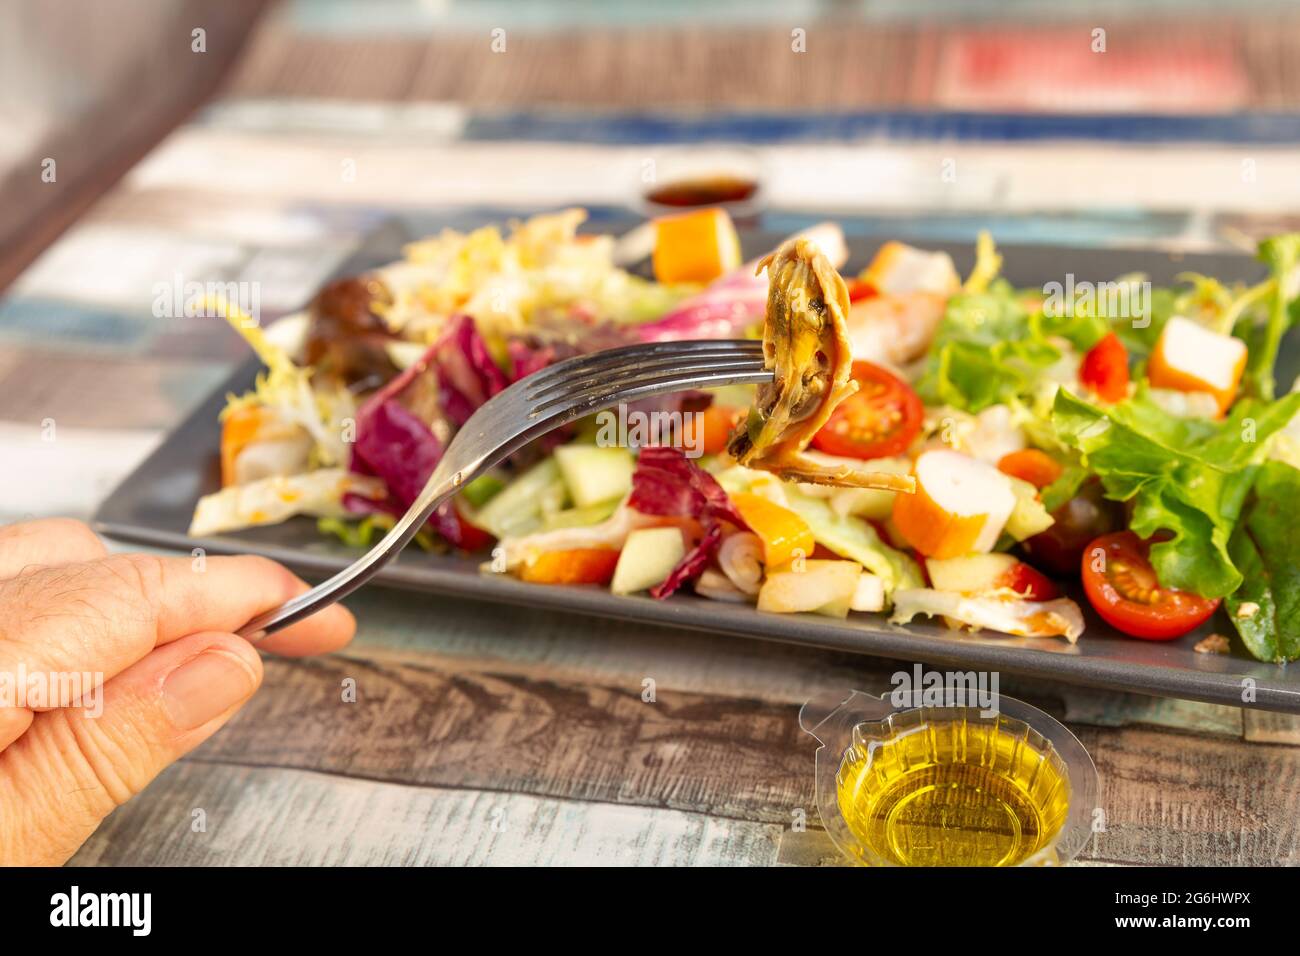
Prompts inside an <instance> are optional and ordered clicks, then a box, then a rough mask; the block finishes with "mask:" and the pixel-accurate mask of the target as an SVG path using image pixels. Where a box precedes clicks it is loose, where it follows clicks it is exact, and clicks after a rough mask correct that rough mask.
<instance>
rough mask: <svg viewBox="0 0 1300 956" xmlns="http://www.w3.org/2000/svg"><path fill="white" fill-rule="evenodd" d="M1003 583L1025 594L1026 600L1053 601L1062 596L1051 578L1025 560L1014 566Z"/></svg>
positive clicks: (1018, 592)
mask: <svg viewBox="0 0 1300 956" xmlns="http://www.w3.org/2000/svg"><path fill="white" fill-rule="evenodd" d="M1003 583H1004V584H1005V586H1006V587H1009V588H1011V590H1013V591H1015V592H1016V593H1017V594H1023V595H1024V596H1025V600H1026V601H1051V600H1054V599H1055V598H1058V597H1060V596H1061V592H1060V590H1059V589H1058V588H1057V586H1056V585H1055V584H1053V583H1052V580H1051V578H1049V577H1047V575H1045V574H1043V573H1042V572H1041V571H1039V570H1038V569H1037V568H1034V567H1031V566H1030V565H1028V564H1025V562H1023V561H1017V562H1016V563H1015V564H1014V565H1013V566H1012V568H1011V570H1010V571H1008V572H1007V574H1006V580H1005V581H1004V582H1003Z"/></svg>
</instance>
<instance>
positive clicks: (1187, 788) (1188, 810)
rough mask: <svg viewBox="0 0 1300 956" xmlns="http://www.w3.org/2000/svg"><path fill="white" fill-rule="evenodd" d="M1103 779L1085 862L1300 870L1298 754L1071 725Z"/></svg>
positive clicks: (1183, 736) (1291, 750) (1287, 749)
mask: <svg viewBox="0 0 1300 956" xmlns="http://www.w3.org/2000/svg"><path fill="white" fill-rule="evenodd" d="M1076 731H1077V732H1078V734H1079V738H1080V740H1081V741H1082V742H1083V744H1084V746H1085V747H1087V748H1088V751H1089V752H1090V753H1091V754H1092V758H1093V761H1094V762H1095V763H1096V765H1097V771H1098V773H1099V775H1100V777H1101V808H1102V810H1103V811H1104V812H1105V814H1106V830H1105V832H1104V833H1099V834H1097V836H1095V837H1094V838H1093V841H1092V842H1091V843H1090V844H1089V845H1088V847H1087V848H1086V849H1085V851H1084V853H1083V856H1084V857H1085V858H1089V859H1099V860H1111V861H1126V862H1139V863H1151V864H1160V865H1173V866H1193V865H1216V866H1224V865H1237V866H1246V865H1261V864H1264V865H1275V864H1284V865H1294V864H1296V863H1300V825H1298V818H1300V813H1297V811H1298V810H1300V751H1297V750H1296V749H1294V748H1291V747H1279V746H1270V745H1259V744H1252V745H1245V744H1241V743H1238V744H1236V745H1231V744H1228V743H1226V742H1224V741H1223V740H1219V739H1215V738H1212V737H1204V736H1199V735H1193V734H1179V733H1170V732H1165V731H1150V730H1144V729H1140V728H1106V729H1100V728H1091V727H1083V728H1076Z"/></svg>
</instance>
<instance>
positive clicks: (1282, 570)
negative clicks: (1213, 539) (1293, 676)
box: [1224, 461, 1300, 663]
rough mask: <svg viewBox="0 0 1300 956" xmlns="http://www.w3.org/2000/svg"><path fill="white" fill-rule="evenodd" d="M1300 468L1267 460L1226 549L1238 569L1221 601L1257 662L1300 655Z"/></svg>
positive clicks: (1275, 660)
mask: <svg viewBox="0 0 1300 956" xmlns="http://www.w3.org/2000/svg"><path fill="white" fill-rule="evenodd" d="M1297 501H1300V471H1297V470H1296V469H1295V468H1292V467H1291V466H1290V465H1287V464H1283V463H1282V462H1279V461H1268V462H1265V463H1264V464H1263V465H1262V466H1261V467H1260V469H1259V474H1258V476H1257V477H1256V479H1255V485H1254V489H1253V494H1252V496H1251V502H1250V505H1249V506H1248V508H1247V511H1246V514H1245V517H1244V518H1243V520H1242V521H1241V523H1240V524H1238V525H1237V529H1236V531H1235V532H1234V533H1233V535H1232V539H1231V540H1230V541H1229V543H1228V551H1229V554H1230V555H1231V556H1232V560H1233V562H1234V563H1235V564H1236V565H1237V568H1238V570H1240V571H1241V574H1242V578H1243V580H1242V583H1241V586H1240V587H1239V588H1238V589H1237V590H1236V591H1235V592H1233V593H1232V594H1230V595H1229V596H1228V598H1227V600H1226V601H1225V602H1224V603H1225V604H1226V606H1227V609H1228V617H1229V618H1230V619H1231V620H1232V623H1233V626H1234V627H1236V628H1237V633H1238V634H1240V635H1241V640H1242V643H1244V644H1245V645H1246V649H1247V650H1248V651H1250V653H1251V654H1252V655H1253V656H1254V657H1255V658H1257V659H1258V660H1261V661H1271V662H1278V663H1280V662H1282V661H1293V660H1296V659H1297V658H1300V539H1298V538H1297V537H1296V535H1295V532H1294V530H1293V528H1292V518H1293V516H1294V514H1295V503H1296V502H1297Z"/></svg>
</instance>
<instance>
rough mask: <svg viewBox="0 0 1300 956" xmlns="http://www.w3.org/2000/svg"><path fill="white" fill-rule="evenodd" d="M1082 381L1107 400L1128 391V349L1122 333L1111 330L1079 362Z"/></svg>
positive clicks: (1117, 398) (1116, 397) (1112, 399)
mask: <svg viewBox="0 0 1300 956" xmlns="http://www.w3.org/2000/svg"><path fill="white" fill-rule="evenodd" d="M1079 381H1081V382H1082V383H1083V384H1084V385H1087V386H1088V387H1089V388H1090V389H1092V390H1093V391H1094V392H1096V393H1097V394H1098V395H1099V396H1101V398H1102V399H1103V400H1104V401H1107V402H1118V401H1120V400H1121V399H1123V398H1124V397H1125V396H1126V395H1128V349H1126V348H1124V343H1123V342H1121V341H1120V340H1119V336H1118V335H1116V334H1115V333H1114V332H1107V333H1106V334H1105V335H1104V336H1103V337H1102V339H1101V341H1099V342H1098V343H1097V344H1096V345H1094V346H1093V347H1092V348H1090V349H1089V350H1088V354H1087V355H1085V356H1084V357H1083V364H1081V365H1080V366H1079Z"/></svg>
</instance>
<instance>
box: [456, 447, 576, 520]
mask: <svg viewBox="0 0 1300 956" xmlns="http://www.w3.org/2000/svg"><path fill="white" fill-rule="evenodd" d="M564 491H565V486H564V479H563V478H562V477H560V466H559V465H558V464H556V462H555V459H553V458H546V459H544V460H542V461H540V462H538V463H537V464H536V465H534V466H533V467H532V468H529V469H528V470H527V471H526V472H524V473H523V474H522V475H520V476H519V477H518V478H516V479H515V480H514V481H512V482H511V483H510V484H508V485H506V487H505V488H503V489H502V490H501V491H499V492H498V493H497V494H495V495H493V496H492V499H491V500H490V501H488V503H487V504H485V505H484V506H483V507H482V508H480V509H478V511H476V512H475V513H474V515H473V519H472V520H473V523H474V524H475V525H477V526H478V527H480V528H482V529H483V530H484V531H487V532H489V533H490V534H492V535H494V536H495V537H498V538H509V537H513V536H516V535H520V534H527V533H528V532H529V531H530V530H532V529H534V528H536V527H538V526H539V525H540V524H541V514H542V503H543V502H544V501H546V500H548V499H553V498H554V496H555V495H556V494H557V492H558V493H563V492H564Z"/></svg>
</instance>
